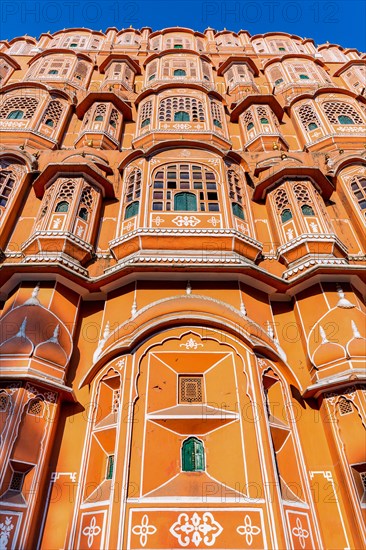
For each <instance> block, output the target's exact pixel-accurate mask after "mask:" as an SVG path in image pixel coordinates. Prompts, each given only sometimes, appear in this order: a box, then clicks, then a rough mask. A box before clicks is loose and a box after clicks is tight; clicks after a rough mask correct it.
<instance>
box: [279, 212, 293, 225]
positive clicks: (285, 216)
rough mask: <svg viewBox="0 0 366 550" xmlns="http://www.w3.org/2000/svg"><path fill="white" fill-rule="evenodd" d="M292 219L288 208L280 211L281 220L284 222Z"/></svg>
mask: <svg viewBox="0 0 366 550" xmlns="http://www.w3.org/2000/svg"><path fill="white" fill-rule="evenodd" d="M291 219H292V212H291V210H290V209H289V208H285V210H282V212H281V222H282V223H285V222H288V221H289V220H291Z"/></svg>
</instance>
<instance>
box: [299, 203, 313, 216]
mask: <svg viewBox="0 0 366 550" xmlns="http://www.w3.org/2000/svg"><path fill="white" fill-rule="evenodd" d="M301 212H302V213H303V215H304V216H315V214H314V210H313V209H312V208H311V206H309V205H308V204H303V205H302V207H301Z"/></svg>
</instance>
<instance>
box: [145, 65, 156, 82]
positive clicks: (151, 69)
mask: <svg viewBox="0 0 366 550" xmlns="http://www.w3.org/2000/svg"><path fill="white" fill-rule="evenodd" d="M157 70H158V64H157V62H156V61H154V62H153V63H149V65H148V66H147V70H146V78H147V80H153V79H154V78H156V73H157Z"/></svg>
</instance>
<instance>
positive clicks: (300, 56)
mask: <svg viewBox="0 0 366 550" xmlns="http://www.w3.org/2000/svg"><path fill="white" fill-rule="evenodd" d="M286 59H307V60H308V61H312V62H313V63H315V64H316V65H320V67H325V66H326V65H325V63H324V62H323V61H321V60H320V59H317V58H315V57H312V56H311V55H310V54H307V53H287V54H285V55H281V56H276V57H273V58H272V59H269V60H268V61H266V62H265V63H264V65H263V67H262V70H263V71H265V70H266V69H267V68H268V67H269V66H270V65H273V63H282V62H283V61H286Z"/></svg>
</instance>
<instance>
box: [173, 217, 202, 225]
mask: <svg viewBox="0 0 366 550" xmlns="http://www.w3.org/2000/svg"><path fill="white" fill-rule="evenodd" d="M172 222H173V223H175V225H177V226H178V227H196V225H198V224H199V223H201V220H199V219H198V218H196V216H176V217H175V218H174V219H173V220H172Z"/></svg>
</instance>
